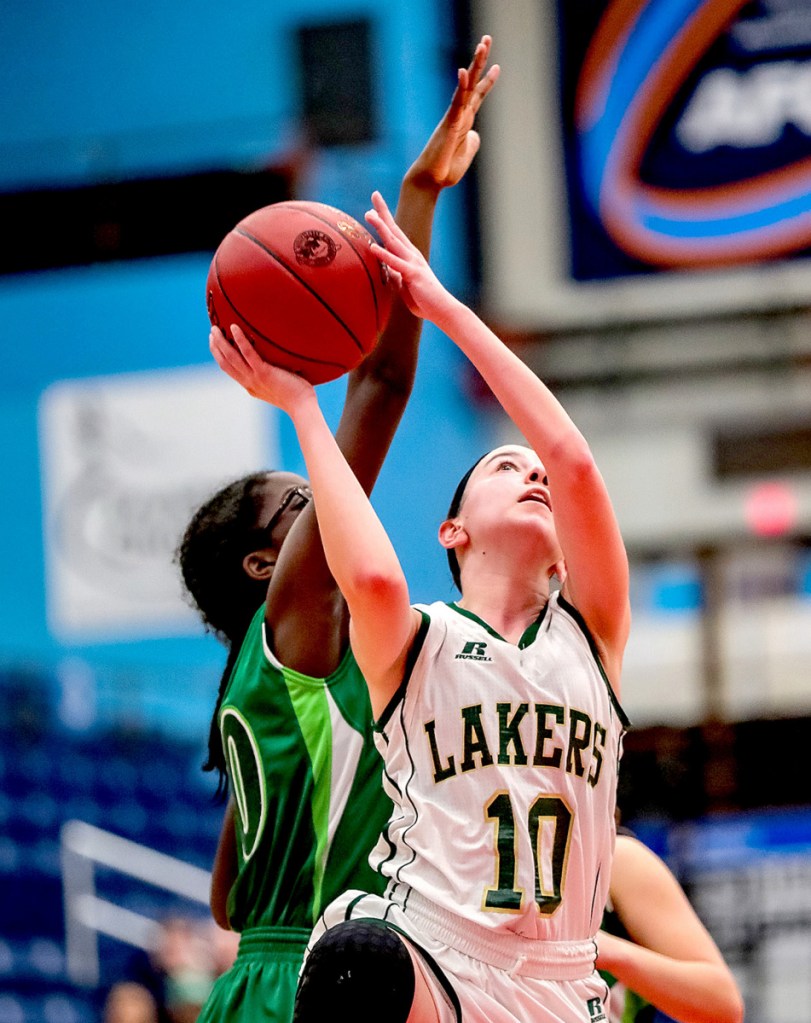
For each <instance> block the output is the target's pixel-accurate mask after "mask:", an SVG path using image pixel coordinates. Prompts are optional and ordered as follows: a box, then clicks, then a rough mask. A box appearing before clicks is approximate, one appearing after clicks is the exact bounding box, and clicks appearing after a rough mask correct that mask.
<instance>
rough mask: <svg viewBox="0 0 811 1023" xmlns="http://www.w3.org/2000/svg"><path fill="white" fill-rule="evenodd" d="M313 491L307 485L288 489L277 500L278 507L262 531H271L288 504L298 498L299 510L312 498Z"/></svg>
mask: <svg viewBox="0 0 811 1023" xmlns="http://www.w3.org/2000/svg"><path fill="white" fill-rule="evenodd" d="M312 496H313V492H312V490H311V489H310V488H309V487H303V486H302V487H293V488H292V490H288V491H287V493H286V494H285V495H284V497H283V498H282V499H281V501H279V507H278V508H277V509H276V511H275V512H274V513H273V514H272V515H271V516H270V518H269V519H268V522H267V525H266V526H265V527H264V529H263V530H262V532H263V533H270V534H272V533H273V530H274V529H275V528H276V526H277V525H278V524H279V520H280V519H281V517H282V515H284V513H285V512H286V511H287V509H288V508H289V507H290V505H291V504H292V503H293V501H295V500H296V499H298V500H299V501H300V502H301V503H300V507H299V511H301V509H302V508H305V507H306V506H307V504H308V503H309V502H310V501H311V500H312Z"/></svg>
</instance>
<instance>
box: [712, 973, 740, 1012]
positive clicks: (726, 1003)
mask: <svg viewBox="0 0 811 1023" xmlns="http://www.w3.org/2000/svg"><path fill="white" fill-rule="evenodd" d="M745 1013H746V1007H745V1005H744V1002H743V998H742V997H741V992H740V990H739V988H738V985H737V983H736V981H735V978H734V977H733V976H732V974H731V973H730V972H729V970H728V969H726V970H725V976H724V977H718V983H717V984H716V986H715V999H714V1005H713V1011H712V1017H711V1020H708V1021H707V1023H743V1019H744V1015H745Z"/></svg>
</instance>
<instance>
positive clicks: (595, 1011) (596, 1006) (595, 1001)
mask: <svg viewBox="0 0 811 1023" xmlns="http://www.w3.org/2000/svg"><path fill="white" fill-rule="evenodd" d="M586 1008H587V1009H588V1011H589V1023H601V1021H602V1020H605V1019H606V1015H605V1012H604V1011H603V1002H602V999H601V998H589V1000H588V1001H587V1002H586Z"/></svg>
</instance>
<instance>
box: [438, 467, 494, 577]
mask: <svg viewBox="0 0 811 1023" xmlns="http://www.w3.org/2000/svg"><path fill="white" fill-rule="evenodd" d="M485 454H486V452H485ZM484 457H485V455H480V456H479V457H478V458H477V459H476V461H475V462H474V463H473V465H471V467H470V468H469V469H468V471H467V472H466V473H465V475H464V476H463V477H462V478H461V479H460V480H459V482H458V483H457V484H456V490H454V492H453V497H452V498H451V503H450V505H449V506H448V514H447V515H446V516H445V518H446V519H452V518H454V517H455V516H456V515H458V514H459V509H460V508H461V507H462V498H463V497H464V496H465V489H466V488H467V484H468V480H469V479H470V477H471V475H472V473H473V470H474V469H475V468H476V466H477V465H478V464H479V462H481V460H482V458H484ZM445 553H446V554H447V556H448V565H449V567H450V570H451V578H452V579H453V582H454V585H455V586H456V589H457V590H459V592H460V593H461V592H462V576H461V573H460V572H459V559H458V558H457V557H456V551H455V550H454V549H452V548H450V547H448V548H447V549H446V551H445Z"/></svg>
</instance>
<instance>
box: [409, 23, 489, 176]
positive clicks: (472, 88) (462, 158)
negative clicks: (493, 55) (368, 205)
mask: <svg viewBox="0 0 811 1023" xmlns="http://www.w3.org/2000/svg"><path fill="white" fill-rule="evenodd" d="M491 45H492V39H491V38H490V36H482V39H481V42H480V43H479V44H478V46H477V47H476V50H475V52H474V54H473V59H472V60H471V62H470V66H469V67H467V68H459V70H458V72H457V85H456V90H455V91H454V94H453V97H452V99H451V102H450V106H449V107H448V109H447V110H446V111H445V115H444V117H443V118H442V120H441V121H440V122H439V124H438V125H437V126H436V128H435V129H434V132H433V134H432V135H431V137H430V138H429V139H428V142H427V143H426V144H425V148H424V149H423V151H422V152H421V153H420V155H419V156H418V157H417V159H416V160H415V161H414V163H413V165H412V167H411V170H410V172H409V173H410V175H411V177H412V178H413V180H414V181H416V182H417V183H418V184H419V183H423V182H425V183H428V184H432V185H433V186H434V187H436V188H448V187H449V186H451V185H455V184H456V183H457V182H458V181H460V180H461V178H462V177H463V176H464V174H465V172H466V171H467V169H468V167H469V166H470V164H471V162H472V161H473V157H474V156H475V155H476V153H477V152H478V149H479V145H480V141H481V140H480V138H479V134H478V132H476V131H474V129H473V124H474V121H475V120H476V114H477V113H478V112H479V107H480V106H481V105H482V102H483V101H484V98H485V96H486V95H487V94H488V92H490V90H491V89H492V88H493V86H494V85H495V83H496V80H497V79H498V76H499V72H500V68H499V66H498V64H493V66H492V67H491V68H489V69H488V71H487V73H484V69H485V66H486V64H487V58H488V56H489V55H490V47H491Z"/></svg>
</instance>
